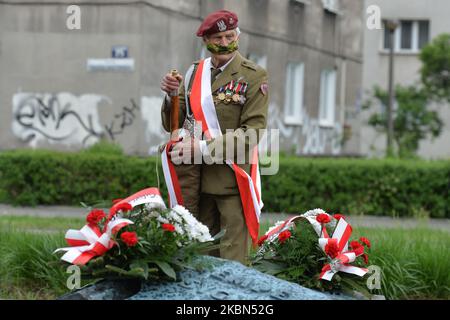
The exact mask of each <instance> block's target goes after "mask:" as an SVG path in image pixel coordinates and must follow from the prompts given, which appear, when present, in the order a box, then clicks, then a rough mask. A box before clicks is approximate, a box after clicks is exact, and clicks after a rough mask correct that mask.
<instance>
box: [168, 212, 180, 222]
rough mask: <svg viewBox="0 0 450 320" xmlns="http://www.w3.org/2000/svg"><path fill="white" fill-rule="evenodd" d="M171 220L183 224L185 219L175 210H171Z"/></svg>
mask: <svg viewBox="0 0 450 320" xmlns="http://www.w3.org/2000/svg"><path fill="white" fill-rule="evenodd" d="M169 219H172V220H174V221H175V222H178V223H182V222H183V219H182V218H181V217H180V215H179V214H178V212H176V211H174V210H170V212H169Z"/></svg>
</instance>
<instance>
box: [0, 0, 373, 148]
mask: <svg viewBox="0 0 450 320" xmlns="http://www.w3.org/2000/svg"><path fill="white" fill-rule="evenodd" d="M77 3H78V5H77ZM73 5H75V6H73ZM363 6H364V4H363V2H362V1H360V0H246V1H239V0H218V1H207V0H199V1H191V0H152V1H131V0H129V1H127V0H121V1H119V0H117V1H116V0H108V1H103V0H94V1H89V2H86V1H74V0H73V1H64V0H57V1H54V0H53V1H45V0H43V1H39V2H36V1H26V0H25V1H20V2H19V1H18V2H15V1H0V70H1V72H0V110H1V111H2V112H1V118H0V150H7V149H16V148H52V149H58V150H78V149H81V148H83V147H86V146H89V145H92V144H93V143H95V142H97V141H99V140H100V139H102V138H104V139H108V140H111V141H115V142H117V143H119V144H120V145H122V146H123V148H124V150H125V152H126V153H128V154H139V155H148V154H155V153H156V150H157V147H158V145H160V144H161V143H163V142H164V141H166V140H167V139H168V134H167V133H165V132H164V131H163V129H162V126H161V123H160V106H161V102H162V99H163V96H164V95H163V93H162V92H161V90H160V81H161V78H162V77H163V75H164V74H166V73H167V72H168V71H169V70H171V69H173V68H176V69H178V70H180V71H181V72H183V73H184V72H185V71H186V70H187V68H188V67H189V65H190V64H191V63H192V61H195V60H198V59H199V58H201V57H204V56H207V54H206V51H205V49H204V47H203V45H202V41H201V39H199V38H197V37H196V36H195V31H196V30H197V28H198V26H199V24H200V23H201V21H202V19H203V17H205V16H206V15H207V14H208V13H210V12H212V11H214V10H217V9H222V8H225V9H229V10H232V11H234V12H236V13H237V14H238V16H239V26H240V29H241V31H242V33H241V36H240V43H239V45H240V49H239V50H240V52H241V54H243V55H244V56H246V57H248V58H250V59H252V60H254V61H255V62H257V63H258V64H260V65H262V66H263V67H265V68H266V69H267V70H268V73H269V86H270V89H269V92H270V98H271V101H270V112H269V119H268V126H269V128H272V129H278V130H279V138H280V147H281V149H282V150H284V151H286V152H289V153H294V154H297V155H349V154H352V155H354V154H359V148H360V134H359V131H360V124H359V117H358V112H359V110H360V103H361V93H362V85H361V83H362V54H363V53H362V49H363V28H364V25H365V20H364V7H363ZM77 14H78V16H77ZM77 17H78V18H79V19H78V20H77ZM77 22H79V25H77Z"/></svg>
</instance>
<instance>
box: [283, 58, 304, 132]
mask: <svg viewBox="0 0 450 320" xmlns="http://www.w3.org/2000/svg"><path fill="white" fill-rule="evenodd" d="M304 70H305V66H304V64H303V63H294V62H292V63H289V64H288V65H287V69H286V85H285V88H286V89H285V90H286V93H285V103H284V122H286V124H293V125H300V124H302V121H303V85H304V81H303V78H304V73H305V72H304Z"/></svg>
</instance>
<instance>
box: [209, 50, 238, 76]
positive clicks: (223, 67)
mask: <svg viewBox="0 0 450 320" xmlns="http://www.w3.org/2000/svg"><path fill="white" fill-rule="evenodd" d="M237 54H238V52H236V53H235V54H234V55H233V56H232V57H231V59H230V60H228V61H227V63H225V64H224V65H223V66H221V67H220V68H219V69H220V71H221V72H223V70H225V68H226V67H227V66H228V65H229V64H230V63H231V61H233V60H234V58H236V56H237ZM211 66H212V68H213V69H217V68H216V67H214V66H213V65H212V64H211Z"/></svg>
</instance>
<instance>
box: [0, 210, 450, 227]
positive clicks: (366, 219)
mask: <svg viewBox="0 0 450 320" xmlns="http://www.w3.org/2000/svg"><path fill="white" fill-rule="evenodd" d="M4 215H12V216H37V217H79V218H84V217H85V216H86V210H85V209H84V208H82V207H66V206H37V207H13V206H10V205H5V204H0V219H1V217H2V216H4ZM291 216H294V214H285V213H266V212H263V213H262V215H261V224H264V223H269V224H274V223H275V222H276V221H279V220H285V219H286V218H287V217H291ZM347 220H348V222H350V223H351V224H352V225H353V226H355V227H356V226H359V227H368V228H370V227H384V228H414V227H418V226H420V227H428V228H431V229H440V230H446V231H449V232H450V219H434V218H433V219H414V218H391V217H380V216H347Z"/></svg>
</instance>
